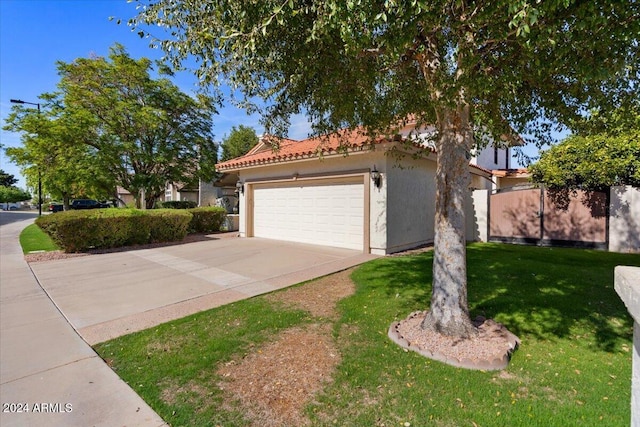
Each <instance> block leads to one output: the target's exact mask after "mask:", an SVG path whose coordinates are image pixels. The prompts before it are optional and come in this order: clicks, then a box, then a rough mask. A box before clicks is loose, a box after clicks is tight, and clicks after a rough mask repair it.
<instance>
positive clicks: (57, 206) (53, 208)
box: [49, 202, 64, 213]
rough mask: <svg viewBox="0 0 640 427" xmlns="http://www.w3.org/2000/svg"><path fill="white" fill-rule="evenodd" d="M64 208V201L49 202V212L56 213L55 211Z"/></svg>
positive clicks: (60, 210)
mask: <svg viewBox="0 0 640 427" xmlns="http://www.w3.org/2000/svg"><path fill="white" fill-rule="evenodd" d="M63 210H64V205H63V204H62V203H58V202H51V203H49V212H51V213H55V212H62V211H63Z"/></svg>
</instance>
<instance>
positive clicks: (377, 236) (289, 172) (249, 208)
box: [217, 126, 508, 255]
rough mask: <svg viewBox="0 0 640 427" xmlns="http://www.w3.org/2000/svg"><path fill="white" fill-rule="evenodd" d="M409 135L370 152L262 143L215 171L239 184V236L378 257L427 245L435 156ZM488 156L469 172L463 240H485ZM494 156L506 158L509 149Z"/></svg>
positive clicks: (351, 135) (339, 141) (352, 146)
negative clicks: (235, 178)
mask: <svg viewBox="0 0 640 427" xmlns="http://www.w3.org/2000/svg"><path fill="white" fill-rule="evenodd" d="M411 131H412V129H411V126H408V127H407V128H405V129H403V130H402V131H401V132H400V135H399V136H398V137H396V138H393V139H391V140H390V139H386V138H379V139H377V140H376V141H375V142H374V143H373V144H372V143H371V142H370V140H369V139H368V138H367V137H366V136H363V135H361V134H359V133H358V132H356V131H353V132H346V131H343V132H340V133H336V134H331V135H329V136H328V137H321V138H309V139H305V140H303V141H295V140H291V139H282V140H279V148H278V150H274V149H273V147H272V145H271V144H270V143H269V138H268V137H267V138H262V139H261V140H260V142H259V143H258V144H257V145H256V147H254V148H253V149H252V150H251V151H249V153H247V154H246V155H244V156H242V157H238V158H235V159H231V160H228V161H226V162H221V163H219V164H218V165H217V170H218V171H220V172H225V173H234V174H238V176H239V183H240V185H241V188H242V191H240V202H239V206H240V224H239V227H240V230H239V231H240V235H241V236H246V237H253V236H255V237H265V238H271V239H279V240H289V241H296V242H303V243H312V244H319V245H327V246H336V247H343V248H349V249H357V250H362V251H363V252H365V253H369V252H370V253H374V254H380V255H384V254H389V253H393V252H398V251H401V250H404V249H409V248H412V247H417V246H420V245H424V244H429V243H432V242H433V239H434V215H435V194H436V185H435V174H436V153H435V150H433V149H425V145H420V144H419V141H420V139H419V138H418V139H416V140H415V141H416V142H415V143H411V142H410V143H406V138H407V135H409V133H410V132H411ZM426 134H428V130H427V131H425V132H423V133H422V134H421V135H426ZM403 140H404V141H405V142H404V143H403ZM486 150H490V151H491V152H493V151H494V150H493V148H492V147H489V148H487V149H485V150H483V151H481V152H480V153H479V155H478V156H476V158H475V159H473V162H472V163H471V164H470V165H469V173H470V174H471V188H470V192H469V199H468V203H467V207H468V209H467V223H468V225H467V237H468V239H469V240H477V239H481V240H485V239H486V230H487V219H486V217H487V206H488V193H489V191H490V189H491V188H492V181H491V180H492V175H491V172H490V170H489V168H493V166H492V165H489V168H486V167H483V165H482V164H481V163H482V159H483V155H484V154H483V153H484V151H486ZM418 152H419V153H420V155H418V156H416V157H415V158H414V156H412V154H416V153H418ZM399 153H404V154H406V155H404V156H403V157H402V158H398V157H397V156H396V154H399ZM498 153H499V155H501V156H503V158H506V156H507V155H508V154H507V153H508V149H499V151H498ZM378 177H379V178H378ZM473 189H478V190H479V191H477V192H476V191H471V190H473Z"/></svg>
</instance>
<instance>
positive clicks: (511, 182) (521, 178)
mask: <svg viewBox="0 0 640 427" xmlns="http://www.w3.org/2000/svg"><path fill="white" fill-rule="evenodd" d="M491 174H492V175H493V190H504V189H512V188H513V189H515V188H519V187H520V188H522V187H525V186H530V185H531V179H530V178H531V174H530V173H529V171H528V170H527V169H508V168H507V169H493V170H492V171H491Z"/></svg>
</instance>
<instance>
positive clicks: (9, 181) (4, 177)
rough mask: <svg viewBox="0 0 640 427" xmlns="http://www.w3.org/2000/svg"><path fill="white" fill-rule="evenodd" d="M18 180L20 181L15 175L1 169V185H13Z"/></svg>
mask: <svg viewBox="0 0 640 427" xmlns="http://www.w3.org/2000/svg"><path fill="white" fill-rule="evenodd" d="M16 182H18V180H17V179H16V177H15V176H13V175H11V174H10V173H7V172H5V171H3V170H2V169H0V186H2V187H11V186H12V185H13V184H15V183H16Z"/></svg>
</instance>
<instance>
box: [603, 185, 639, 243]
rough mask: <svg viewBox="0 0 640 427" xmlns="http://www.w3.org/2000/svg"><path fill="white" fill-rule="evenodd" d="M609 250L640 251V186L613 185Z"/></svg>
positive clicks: (610, 207)
mask: <svg viewBox="0 0 640 427" xmlns="http://www.w3.org/2000/svg"><path fill="white" fill-rule="evenodd" d="M609 213H610V217H609V250H610V251H612V252H634V253H640V188H634V187H631V186H630V185H627V186H618V187H611V200H610V205H609Z"/></svg>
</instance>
